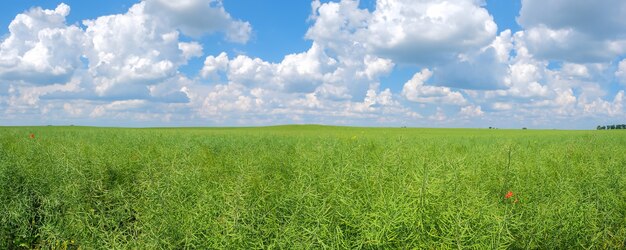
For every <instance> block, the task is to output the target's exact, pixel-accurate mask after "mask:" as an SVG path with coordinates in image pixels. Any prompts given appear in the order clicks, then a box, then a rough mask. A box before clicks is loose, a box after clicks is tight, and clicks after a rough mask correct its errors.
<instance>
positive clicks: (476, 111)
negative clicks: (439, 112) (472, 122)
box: [459, 105, 485, 117]
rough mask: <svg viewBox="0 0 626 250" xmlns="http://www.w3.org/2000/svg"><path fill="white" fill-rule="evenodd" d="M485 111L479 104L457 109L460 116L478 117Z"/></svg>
mask: <svg viewBox="0 0 626 250" xmlns="http://www.w3.org/2000/svg"><path fill="white" fill-rule="evenodd" d="M484 114H485V112H483V111H482V109H481V107H480V106H475V105H469V106H465V107H462V108H461V110H460V111H459V115H460V116H462V117H478V116H483V115H484Z"/></svg>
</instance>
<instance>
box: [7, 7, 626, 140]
mask: <svg viewBox="0 0 626 250" xmlns="http://www.w3.org/2000/svg"><path fill="white" fill-rule="evenodd" d="M621 16H626V2H624V1H620V0H610V1H606V2H602V3H598V2H594V1H587V0H573V1H571V0H570V1H567V0H555V1H550V2H548V3H545V2H543V1H539V0H511V1H501V0H458V1H454V2H448V1H440V0H422V1H412V0H362V1H358V0H341V1H328V0H324V1H319V0H313V1H290V0H279V1H276V2H273V3H272V4H268V3H265V2H257V1H254V2H249V3H245V4H242V3H241V2H238V1H228V0H227V1H222V0H189V1H185V2H178V3H176V4H174V3H171V2H169V1H166V0H116V1H106V2H92V1H90V2H86V1H79V0H67V1H56V0H37V1H28V2H25V1H19V0H9V1H8V2H7V3H5V8H3V10H0V44H1V45H0V126H33V125H35V126H47V125H49V124H51V125H53V126H59V125H55V124H67V126H69V125H71V124H73V125H76V126H94V127H121V128H125V127H126V128H154V127H168V128H169V127H172V128H176V127H243V126H245V127H250V126H253V127H265V126H280V125H300V124H322V125H324V126H348V127H389V128H393V127H404V126H406V127H410V128H488V127H496V128H502V129H521V128H523V127H526V128H528V129H558V130H594V129H596V126H599V125H600V126H605V125H611V124H623V123H626V119H624V118H626V110H625V109H624V105H625V104H626V99H625V98H624V92H625V90H626V28H625V27H626V19H624V18H618V17H621ZM389 17H392V18H389Z"/></svg>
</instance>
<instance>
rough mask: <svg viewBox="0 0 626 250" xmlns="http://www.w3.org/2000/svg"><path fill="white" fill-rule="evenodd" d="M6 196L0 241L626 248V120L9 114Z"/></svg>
mask: <svg viewBox="0 0 626 250" xmlns="http://www.w3.org/2000/svg"><path fill="white" fill-rule="evenodd" d="M30 133H33V134H34V136H35V138H30V137H29V135H30ZM509 191H511V192H512V194H513V196H511V197H510V198H505V195H506V194H507V193H508V192H509ZM0 206H1V207H0V213H1V215H0V220H1V221H0V249H7V248H8V249H16V248H17V249H19V248H24V249H28V248H44V249H47V248H55V249H64V248H67V249H78V248H80V249H93V248H96V249H128V248H138V249H154V248H166V249H171V248H175V249H184V248H190V249H222V248H228V249H254V248H295V249H303V248H304V249H306V248H365V249H372V248H376V249H379V248H418V249H424V248H426V249H432V248H477V249H485V248H540V249H572V248H611V249H624V248H625V245H624V244H625V239H626V131H549V130H543V131H539V130H537V131H536V130H487V129H410V128H405V129H402V128H348V127H323V126H278V127H266V128H184V129H120V128H88V127H0Z"/></svg>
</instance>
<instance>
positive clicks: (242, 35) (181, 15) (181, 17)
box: [144, 0, 252, 43]
mask: <svg viewBox="0 0 626 250" xmlns="http://www.w3.org/2000/svg"><path fill="white" fill-rule="evenodd" d="M144 3H145V12H146V14H148V15H151V16H155V17H158V19H159V21H162V22H166V23H167V26H170V27H175V28H177V29H179V30H180V31H182V32H183V33H184V34H185V35H189V36H193V37H200V36H202V35H205V34H211V33H214V32H218V31H220V32H224V33H226V35H227V38H228V40H230V41H233V42H237V43H246V42H247V41H248V40H249V39H250V34H251V32H252V26H251V25H250V23H248V22H245V21H240V20H235V19H233V18H232V17H231V16H230V14H229V13H228V12H226V10H225V9H224V6H223V5H222V1H221V0H182V1H168V0H144Z"/></svg>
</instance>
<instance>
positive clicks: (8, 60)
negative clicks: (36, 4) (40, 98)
mask: <svg viewBox="0 0 626 250" xmlns="http://www.w3.org/2000/svg"><path fill="white" fill-rule="evenodd" d="M69 12H70V7H69V6H67V5H66V4H59V6H57V8H56V9H54V10H44V9H41V8H33V9H31V10H29V11H27V12H25V13H23V14H19V15H17V16H16V17H15V19H14V20H13V21H12V22H11V24H10V25H9V32H10V34H9V36H8V37H7V38H6V39H4V41H2V44H0V78H1V79H6V80H13V81H23V82H25V83H29V84H36V85H42V84H54V83H65V82H66V81H68V80H69V78H70V77H71V76H72V74H73V73H74V70H76V69H77V68H79V67H80V66H81V62H80V56H81V55H82V53H81V50H80V48H82V47H83V43H84V36H83V33H82V30H81V29H80V28H78V27H77V26H74V25H72V26H67V25H66V24H65V17H66V16H67V15H69Z"/></svg>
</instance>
